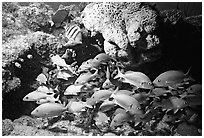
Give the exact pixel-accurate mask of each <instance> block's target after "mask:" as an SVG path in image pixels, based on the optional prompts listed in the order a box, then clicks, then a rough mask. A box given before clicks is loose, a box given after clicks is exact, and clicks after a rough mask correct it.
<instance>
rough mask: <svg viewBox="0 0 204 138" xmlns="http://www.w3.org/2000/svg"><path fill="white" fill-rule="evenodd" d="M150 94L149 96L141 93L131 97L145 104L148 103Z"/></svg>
mask: <svg viewBox="0 0 204 138" xmlns="http://www.w3.org/2000/svg"><path fill="white" fill-rule="evenodd" d="M149 95H150V94H147V93H145V92H141V93H135V94H133V95H131V97H133V98H135V99H136V100H137V101H138V102H139V103H143V102H144V101H146V100H147V99H148V97H149Z"/></svg>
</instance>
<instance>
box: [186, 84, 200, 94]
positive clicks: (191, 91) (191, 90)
mask: <svg viewBox="0 0 204 138" xmlns="http://www.w3.org/2000/svg"><path fill="white" fill-rule="evenodd" d="M186 92H187V93H188V94H195V95H199V96H202V85H201V84H194V85H191V86H190V87H188V88H187V89H186Z"/></svg>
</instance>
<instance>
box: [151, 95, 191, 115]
mask: <svg viewBox="0 0 204 138" xmlns="http://www.w3.org/2000/svg"><path fill="white" fill-rule="evenodd" d="M154 105H156V107H161V108H162V109H163V110H167V111H169V110H174V112H177V111H178V109H182V108H185V107H187V106H188V104H187V102H186V101H185V100H184V99H182V98H178V97H175V96H173V97H170V98H169V99H163V100H162V101H161V102H159V103H154Z"/></svg>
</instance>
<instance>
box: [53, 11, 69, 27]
mask: <svg viewBox="0 0 204 138" xmlns="http://www.w3.org/2000/svg"><path fill="white" fill-rule="evenodd" d="M67 16H68V11H67V10H66V9H60V10H57V11H56V12H55V13H54V15H53V16H52V21H53V22H54V25H55V27H60V26H61V24H62V22H64V21H65V19H66V18H67Z"/></svg>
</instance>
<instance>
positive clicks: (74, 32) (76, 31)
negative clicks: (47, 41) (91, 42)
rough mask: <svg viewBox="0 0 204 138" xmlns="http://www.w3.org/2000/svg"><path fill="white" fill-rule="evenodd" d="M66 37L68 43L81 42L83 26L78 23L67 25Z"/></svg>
mask: <svg viewBox="0 0 204 138" xmlns="http://www.w3.org/2000/svg"><path fill="white" fill-rule="evenodd" d="M65 37H66V38H67V40H68V42H67V44H68V45H69V44H73V43H74V44H81V43H82V33H81V28H80V27H79V26H77V25H69V26H66V27H65Z"/></svg>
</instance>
